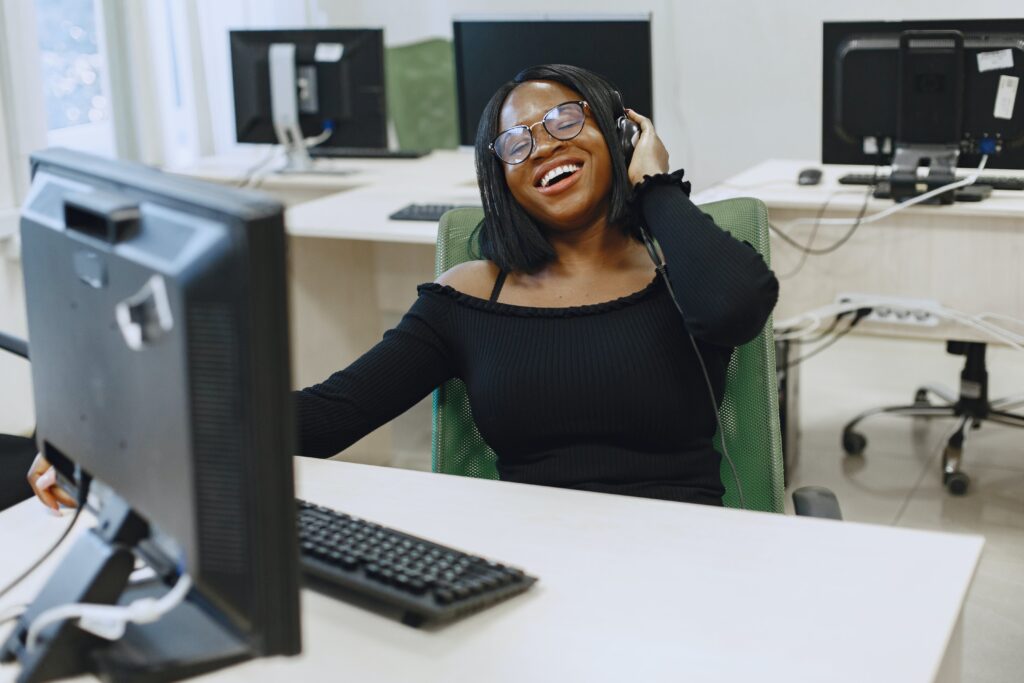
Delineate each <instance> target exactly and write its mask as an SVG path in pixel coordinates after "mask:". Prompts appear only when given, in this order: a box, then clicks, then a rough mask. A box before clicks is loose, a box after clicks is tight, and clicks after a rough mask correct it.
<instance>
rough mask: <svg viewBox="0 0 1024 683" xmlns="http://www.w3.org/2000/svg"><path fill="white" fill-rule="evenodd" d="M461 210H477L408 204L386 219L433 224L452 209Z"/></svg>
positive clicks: (450, 206)
mask: <svg viewBox="0 0 1024 683" xmlns="http://www.w3.org/2000/svg"><path fill="white" fill-rule="evenodd" d="M461 208H467V209H468V208H477V209H479V208H480V207H479V206H477V207H472V206H468V205H464V204H410V205H409V206H403V207H402V208H401V209H399V210H398V211H396V212H394V213H393V214H391V215H390V216H388V218H390V219H391V220H393V221H432V222H434V223H436V222H438V221H439V220H441V216H443V215H444V214H445V213H446V212H448V211H451V210H452V209H461Z"/></svg>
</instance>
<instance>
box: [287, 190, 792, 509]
mask: <svg viewBox="0 0 1024 683" xmlns="http://www.w3.org/2000/svg"><path fill="white" fill-rule="evenodd" d="M680 176H681V174H672V176H667V175H666V176H659V177H657V178H655V179H653V180H654V181H655V182H650V181H649V182H648V183H646V184H645V185H644V187H643V188H642V190H641V192H640V194H639V195H638V196H639V199H638V203H639V207H640V209H641V210H642V213H643V215H644V218H645V221H646V223H647V226H648V229H649V230H650V232H651V234H652V235H653V236H654V237H655V239H656V240H657V241H658V242H659V243H660V245H661V247H662V251H663V252H664V255H665V262H666V263H667V264H668V277H669V279H670V280H671V282H672V285H673V288H674V291H675V292H676V294H677V296H678V298H679V302H680V305H681V307H682V309H683V311H684V313H685V319H681V318H680V316H679V313H678V312H677V311H676V309H675V307H674V306H673V304H672V301H671V299H670V297H669V294H668V290H667V288H666V286H665V284H664V282H663V281H662V280H661V279H660V278H655V279H654V280H653V281H652V282H651V283H650V284H649V285H648V286H647V287H645V288H644V289H643V290H641V291H639V292H636V293H634V294H631V295H629V296H626V297H623V298H620V299H616V300H614V301H609V302H605V303H599V304H592V305H586V306H573V307H569V308H536V307H527V306H516V305H511V304H503V303H494V302H490V301H487V300H484V299H480V298H477V297H473V296H469V295H467V294H464V293H461V292H458V291H456V290H454V289H452V288H451V287H447V286H443V285H439V284H436V283H430V284H424V285H420V286H419V288H418V291H419V298H418V299H417V300H416V302H415V303H414V304H413V306H412V308H411V309H409V312H408V313H406V314H405V316H404V317H403V318H402V320H401V322H399V324H398V326H397V327H395V328H394V329H392V330H389V331H388V332H386V333H385V334H384V338H383V340H382V341H381V342H380V343H378V344H377V345H376V346H374V347H373V348H372V349H371V350H370V351H369V352H367V353H366V354H365V355H363V356H362V357H361V358H359V359H358V360H357V361H355V362H354V363H352V365H350V366H349V367H347V368H346V369H344V370H342V371H340V372H336V373H335V374H333V375H331V377H330V378H328V379H327V380H326V381H324V382H323V383H321V384H317V385H315V386H313V387H309V388H307V389H303V390H302V391H299V392H296V401H297V407H298V432H299V441H300V443H299V453H300V454H301V455H311V456H318V457H327V456H330V455H333V454H334V453H337V452H339V451H341V450H343V449H344V448H346V447H348V446H349V445H350V444H352V443H353V442H355V441H357V440H358V439H360V438H361V437H363V436H365V435H366V434H368V433H369V432H370V431H372V430H373V429H376V428H377V427H378V426H380V425H381V424H383V423H385V422H387V421H388V420H390V419H392V418H394V417H396V416H398V415H400V414H401V413H403V412H404V411H406V410H407V409H409V408H410V407H411V406H413V405H414V404H415V403H417V402H418V401H419V400H421V399H422V398H423V397H425V396H426V395H427V394H429V393H430V391H432V390H433V389H434V388H436V387H437V386H439V385H440V384H442V383H443V382H445V381H446V380H448V379H450V378H452V377H459V378H461V379H462V380H463V381H464V382H465V383H466V387H467V390H468V394H469V399H470V404H471V406H472V409H473V417H474V419H475V421H476V424H477V426H478V427H479V429H480V433H481V434H482V435H483V437H484V439H485V440H486V441H487V443H488V444H489V445H490V446H491V448H493V449H494V451H495V452H496V453H497V454H498V472H499V475H500V476H501V478H502V479H503V480H508V481H517V482H526V483H531V484H545V485H550V486H563V487H569V488H577V489H586V490H592V491H604V492H611V493H622V494H627V495H636V496H644V497H649V498H662V499H667V500H679V501H689V502H699V503H708V504H716V505H721V498H722V494H723V492H724V489H723V487H722V481H721V478H720V476H719V465H720V456H719V455H718V453H717V452H715V450H714V449H713V448H712V446H711V439H712V436H713V435H714V432H715V426H716V424H715V418H714V414H713V412H712V408H711V403H710V400H709V398H708V395H707V386H706V384H705V381H704V378H703V375H702V373H701V369H700V366H699V364H698V361H697V357H696V355H695V354H694V351H693V347H692V345H691V344H690V341H689V339H688V338H687V335H686V329H687V328H689V330H690V331H691V332H692V333H693V335H694V337H695V339H696V340H697V344H698V347H699V348H700V350H701V354H702V356H703V357H704V361H705V363H706V364H707V368H708V372H709V374H710V376H711V382H712V385H713V387H714V390H715V393H716V399H717V400H718V401H721V398H722V393H723V387H724V383H725V369H726V365H727V364H728V362H729V357H730V355H731V353H732V349H733V348H734V347H735V346H738V345H740V344H743V343H744V342H747V341H749V340H750V339H752V338H754V337H755V336H756V335H757V334H758V332H760V330H761V328H762V327H763V326H764V323H765V321H766V320H767V318H768V315H769V313H770V312H771V310H772V308H773V306H774V305H775V300H776V298H777V296H778V282H777V280H776V279H775V276H774V275H773V274H772V273H771V271H770V270H769V269H768V267H767V266H766V265H765V263H764V260H763V259H762V258H761V257H760V255H759V254H758V253H757V252H756V251H754V250H753V249H752V248H751V247H750V246H749V245H747V244H744V243H743V242H740V241H738V240H736V239H734V238H733V237H732V236H730V235H729V234H728V233H726V232H725V231H723V230H721V229H720V228H719V227H718V226H716V225H715V224H714V223H713V222H712V220H711V219H710V217H708V216H707V215H706V214H704V213H702V212H701V211H700V210H699V209H698V208H697V207H695V206H694V205H693V203H692V202H690V200H689V197H688V196H687V194H688V193H687V190H688V183H682V184H681V183H680V182H679V178H680ZM657 181H661V182H657ZM670 181H671V182H670ZM684 321H685V326H684Z"/></svg>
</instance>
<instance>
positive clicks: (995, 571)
mask: <svg viewBox="0 0 1024 683" xmlns="http://www.w3.org/2000/svg"><path fill="white" fill-rule="evenodd" d="M961 368H962V357H959V356H952V355H948V354H947V353H946V351H945V346H944V345H943V344H940V343H934V344H932V343H921V342H912V341H905V340H894V339H881V338H871V337H852V336H851V337H847V338H845V339H843V340H841V341H839V342H838V343H837V344H835V345H834V346H833V347H832V348H830V349H829V350H828V351H826V352H824V353H822V354H820V355H818V356H815V357H813V358H810V359H809V360H808V361H806V362H805V363H804V364H803V366H802V374H801V379H800V382H801V390H800V401H799V403H800V423H801V426H802V428H801V438H800V444H801V450H800V458H799V461H798V463H797V465H796V467H794V468H791V471H790V488H795V487H799V486H803V485H811V484H814V485H819V486H826V487H828V488H830V489H832V490H833V491H834V492H835V493H836V495H837V496H838V498H839V501H840V504H841V506H842V510H843V515H844V517H845V518H846V519H848V520H853V521H859V522H868V523H872V524H891V525H897V526H903V527H911V528H918V529H932V530H944V531H950V532H956V533H973V534H981V535H983V536H984V537H985V540H986V544H985V550H984V554H983V556H982V561H981V565H980V567H979V569H978V573H977V575H976V577H975V580H974V584H973V587H972V589H971V593H970V595H969V597H968V601H967V606H966V612H965V615H964V680H965V681H971V682H972V683H1003V682H1004V681H1005V682H1009V681H1014V682H1016V681H1021V680H1024V673H1022V672H1024V647H1022V644H1024V430H1016V429H1012V428H1009V427H1004V426H1002V425H984V426H983V427H982V428H981V429H980V430H977V431H973V432H971V433H970V434H969V436H968V439H967V444H966V447H965V449H964V459H963V468H962V469H963V471H965V472H967V473H968V474H969V476H970V478H971V483H970V488H969V490H968V492H967V494H966V495H964V496H960V497H957V496H953V495H951V494H949V493H948V492H947V491H946V489H945V488H944V487H943V485H942V478H941V473H940V471H941V461H942V446H943V445H944V444H945V440H946V437H947V435H948V433H949V428H950V426H952V424H953V422H952V420H932V421H915V420H912V419H908V418H904V417H891V416H876V417H872V418H870V419H869V420H866V421H865V422H863V423H862V425H861V431H862V433H863V434H864V435H865V436H866V437H867V438H868V446H867V449H866V451H865V453H864V455H863V456H862V457H857V458H848V457H845V456H844V454H843V450H842V448H841V446H840V433H841V431H842V428H843V425H844V424H845V423H846V422H847V421H848V420H849V419H850V418H852V417H853V416H854V415H856V414H858V413H860V412H861V411H863V410H866V409H869V408H873V407H876V406H882V405H895V404H903V403H908V402H910V401H911V399H912V398H913V395H914V391H915V390H916V388H917V387H918V386H919V385H921V384H942V385H946V386H947V387H949V388H951V389H953V388H956V387H957V386H958V379H959V373H960V370H961ZM988 369H989V375H990V385H991V386H990V396H991V397H992V398H998V397H1001V396H1006V395H1011V394H1018V393H1022V392H1024V353H1021V352H1019V351H1014V350H1011V349H990V350H989V358H988ZM430 411H431V404H430V399H429V398H428V399H427V400H425V401H423V402H421V403H420V404H419V405H417V406H415V407H414V408H413V409H412V410H410V411H409V412H408V413H406V414H405V415H403V416H402V417H400V418H399V421H400V425H399V426H398V428H397V429H396V430H395V442H394V444H393V445H394V449H395V450H394V453H393V454H392V457H393V460H392V463H393V464H394V465H397V466H399V467H409V468H413V469H423V470H429V469H430V462H429V453H430V431H429V428H428V427H425V426H426V425H429V424H430ZM1018 412H1022V413H1024V409H1018ZM787 505H789V501H787Z"/></svg>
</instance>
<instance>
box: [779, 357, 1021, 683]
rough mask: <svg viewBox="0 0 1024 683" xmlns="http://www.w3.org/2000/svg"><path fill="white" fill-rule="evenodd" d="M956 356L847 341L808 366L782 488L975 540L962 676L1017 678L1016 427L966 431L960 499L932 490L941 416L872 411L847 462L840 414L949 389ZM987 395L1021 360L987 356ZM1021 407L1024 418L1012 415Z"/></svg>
mask: <svg viewBox="0 0 1024 683" xmlns="http://www.w3.org/2000/svg"><path fill="white" fill-rule="evenodd" d="M961 364H962V359H961V358H960V357H955V356H949V355H946V353H945V349H944V347H943V346H942V345H940V344H935V345H931V344H920V343H914V342H906V341H892V340H882V339H870V338H856V339H854V338H852V337H851V338H847V339H845V340H843V341H840V342H839V343H838V344H836V345H835V346H834V347H833V348H832V349H831V350H829V351H828V352H825V353H823V354H821V355H820V356H817V357H815V358H812V359H810V360H809V361H808V362H807V363H806V366H805V367H804V368H803V374H802V376H801V382H802V396H801V400H800V409H801V424H802V430H801V456H800V462H799V464H798V466H797V467H796V468H794V470H793V471H792V473H791V487H794V486H801V485H804V484H817V485H822V486H827V487H829V488H831V489H832V490H833V491H835V492H836V495H837V496H838V497H839V499H840V504H841V505H842V508H843V515H844V517H845V518H846V519H850V520H856V521H862V522H871V523H875V524H895V525H898V526H904V527H912V528H919V529H935V530H943V531H950V532H958V533H975V534H981V535H983V536H984V537H985V541H986V542H985V551H984V554H983V556H982V561H981V565H980V567H979V569H978V573H977V575H976V576H975V580H974V584H973V587H972V589H971V592H970V594H969V596H968V600H967V606H966V611H965V616H964V681H971V682H972V683H973V682H979V683H990V682H991V683H995V682H997V681H998V682H1003V681H1021V680H1024V647H1022V644H1024V430H1017V429H1012V428H1009V427H1003V426H1001V425H984V426H983V427H982V428H981V429H980V430H978V431H974V432H971V433H970V435H969V437H968V440H967V444H966V447H965V449H964V459H963V467H962V468H963V470H964V471H965V472H967V473H968V474H969V475H970V477H971V485H970V489H969V491H968V493H967V495H965V496H962V497H957V496H952V495H950V494H949V493H948V492H947V491H946V490H945V488H944V487H943V486H942V483H941V473H940V468H941V453H942V445H943V444H944V442H945V439H944V436H945V435H946V434H948V431H949V428H950V427H951V426H952V421H951V420H934V421H931V422H922V421H915V420H913V419H909V418H901V417H891V416H876V417H872V418H870V419H869V420H866V421H865V422H863V423H862V431H863V433H864V434H865V436H867V438H868V441H869V443H868V447H867V450H866V451H865V454H864V456H863V457H861V458H846V457H844V455H843V451H842V448H841V447H840V443H839V435H840V432H841V430H842V427H843V425H844V424H845V423H846V421H847V420H848V419H850V418H851V417H852V416H854V415H856V414H857V413H858V412H860V411H861V410H864V409H867V408H871V407H873V406H879V405H891V404H899V403H907V402H909V401H910V400H911V399H912V398H913V393H914V390H915V389H916V388H917V386H918V385H919V384H926V383H941V384H945V385H947V386H949V387H954V386H955V385H956V382H957V379H958V376H959V372H960V369H961ZM988 369H989V374H990V382H991V385H992V386H991V396H992V397H998V396H1003V395H1007V394H1015V393H1020V392H1022V391H1024V353H1021V352H1019V351H1012V350H1009V349H990V351H989V368H988ZM1022 412H1024V411H1022Z"/></svg>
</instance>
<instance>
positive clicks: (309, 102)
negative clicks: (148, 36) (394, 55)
mask: <svg viewBox="0 0 1024 683" xmlns="http://www.w3.org/2000/svg"><path fill="white" fill-rule="evenodd" d="M230 42H231V75H232V81H233V83H234V96H235V134H236V136H237V140H238V142H253V143H278V142H285V141H283V140H282V139H281V137H280V135H281V133H280V132H279V131H278V130H275V125H274V118H275V111H274V104H273V98H272V96H271V93H272V83H271V80H272V78H271V76H272V73H274V69H273V68H272V65H271V54H272V49H271V48H272V46H275V45H277V46H283V47H285V48H287V46H293V47H292V48H291V49H284V50H282V49H281V48H275V49H277V50H279V51H280V52H281V53H282V56H283V58H284V60H285V61H286V62H290V64H291V67H290V71H291V73H283V75H282V72H278V74H279V75H282V80H281V83H282V85H283V87H285V88H286V89H287V91H288V92H287V94H288V95H289V96H290V95H292V94H294V97H293V98H291V100H292V103H293V104H292V106H293V107H295V109H296V111H295V114H296V117H297V121H298V128H299V129H300V130H301V135H302V137H306V138H312V137H316V136H318V135H321V133H323V134H324V136H325V137H326V139H324V140H323V141H322V142H321V143H320V144H322V145H324V146H326V147H344V148H368V149H385V148H387V146H388V136H387V103H386V100H385V88H384V84H385V81H384V32H383V30H382V29H379V28H358V29H356V28H352V29H303V30H285V31H231V32H230ZM280 114H281V112H280V111H279V112H278V115H279V117H280ZM283 123H284V124H287V123H288V122H287V121H285V122H283ZM326 131H330V135H329V136H327V134H326Z"/></svg>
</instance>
